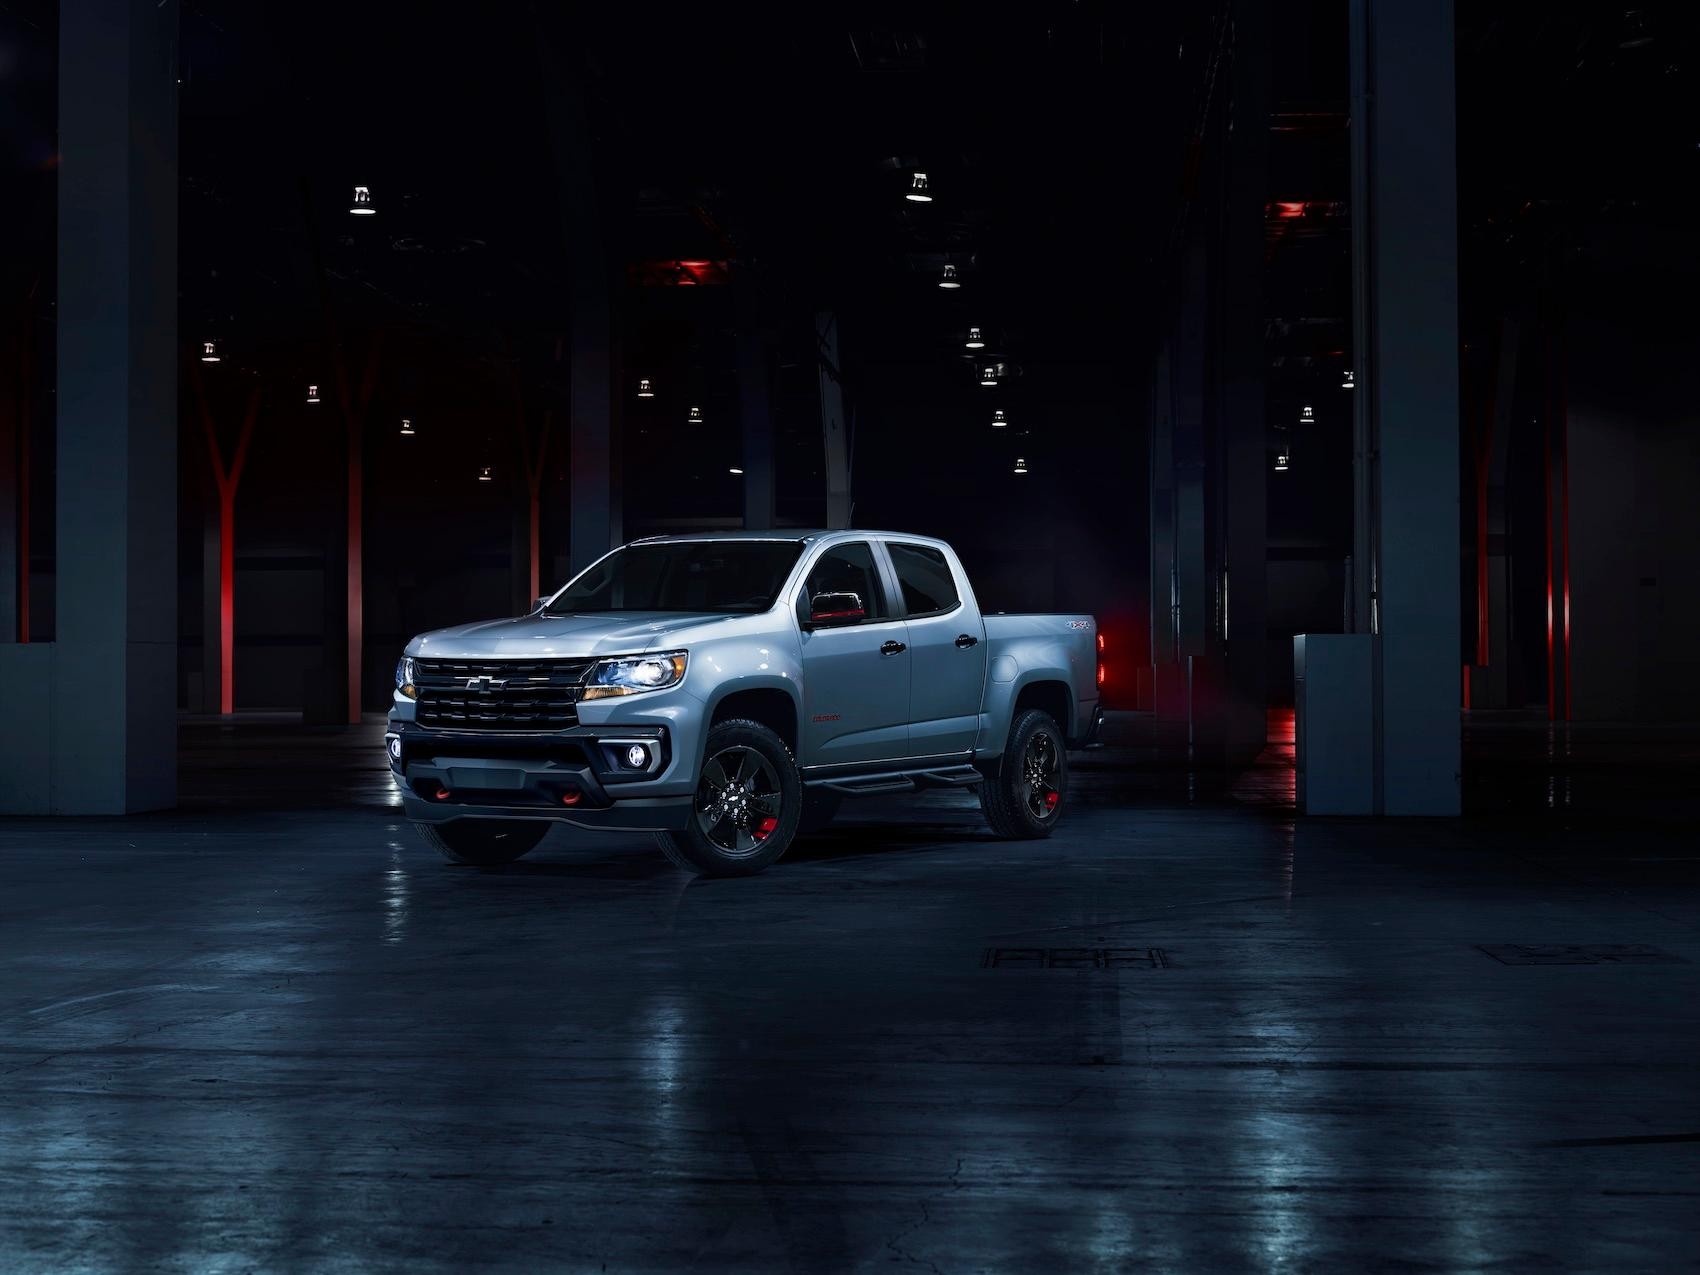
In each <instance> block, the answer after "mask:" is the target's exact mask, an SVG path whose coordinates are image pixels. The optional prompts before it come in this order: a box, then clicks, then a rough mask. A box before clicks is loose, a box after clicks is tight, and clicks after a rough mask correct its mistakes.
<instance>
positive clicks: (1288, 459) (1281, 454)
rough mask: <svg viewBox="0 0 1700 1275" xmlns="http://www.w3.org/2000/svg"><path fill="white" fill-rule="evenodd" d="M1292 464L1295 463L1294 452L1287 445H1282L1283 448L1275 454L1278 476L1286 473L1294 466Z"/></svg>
mask: <svg viewBox="0 0 1700 1275" xmlns="http://www.w3.org/2000/svg"><path fill="white" fill-rule="evenodd" d="M1292 463H1293V456H1292V452H1291V451H1290V450H1289V449H1288V448H1287V446H1286V445H1285V444H1282V446H1281V447H1280V448H1279V449H1278V450H1277V451H1276V453H1275V472H1276V473H1277V474H1284V473H1286V472H1287V470H1288V469H1289V468H1290V467H1291V466H1292Z"/></svg>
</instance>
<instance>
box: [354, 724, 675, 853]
mask: <svg viewBox="0 0 1700 1275" xmlns="http://www.w3.org/2000/svg"><path fill="white" fill-rule="evenodd" d="M386 749H387V751H388V752H389V758H390V773H391V775H392V776H393V777H394V779H395V784H396V787H398V788H399V789H400V790H401V796H402V807H403V809H405V810H406V812H407V816H408V818H410V819H415V820H418V821H419V822H421V823H448V822H451V821H453V820H456V819H548V820H552V821H555V822H560V823H570V824H573V825H575V826H577V827H581V828H601V829H608V830H610V831H657V832H664V831H677V830H678V829H681V828H683V827H685V825H686V823H687V822H688V820H689V819H690V817H691V805H692V798H691V796H690V795H689V794H684V795H677V794H673V795H654V794H653V793H652V794H649V795H641V796H640V795H637V794H631V795H627V794H628V793H629V792H630V789H631V787H632V785H634V784H643V785H645V786H650V785H652V784H653V783H654V781H655V779H657V778H658V777H659V776H660V774H661V773H662V772H663V771H664V770H665V769H666V767H667V764H668V761H669V760H670V757H669V749H668V739H667V733H666V732H665V731H664V730H662V729H660V728H658V727H632V728H627V727H618V728H601V729H589V728H584V727H579V728H576V729H573V730H566V731H559V732H553V733H550V734H547V735H536V736H519V735H505V736H504V735H481V734H468V733H464V732H462V733H457V732H450V731H438V730H421V729H419V728H417V727H414V726H412V725H411V724H410V723H400V722H393V721H392V723H391V730H390V732H389V734H388V736H387V737H386ZM627 750H631V751H632V752H634V753H641V755H642V761H641V764H638V765H625V766H623V765H621V759H622V756H623V755H624V754H625V753H626V752H627Z"/></svg>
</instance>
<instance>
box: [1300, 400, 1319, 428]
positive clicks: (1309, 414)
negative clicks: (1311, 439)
mask: <svg viewBox="0 0 1700 1275" xmlns="http://www.w3.org/2000/svg"><path fill="white" fill-rule="evenodd" d="M1299 424H1300V425H1314V424H1316V413H1315V412H1314V411H1312V410H1311V406H1310V404H1309V403H1306V404H1305V405H1304V406H1303V407H1301V408H1299Z"/></svg>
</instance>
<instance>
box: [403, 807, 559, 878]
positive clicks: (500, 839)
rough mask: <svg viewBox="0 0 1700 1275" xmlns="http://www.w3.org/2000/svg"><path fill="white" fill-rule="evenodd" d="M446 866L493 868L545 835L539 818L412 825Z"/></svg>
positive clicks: (545, 832)
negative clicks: (455, 864)
mask: <svg viewBox="0 0 1700 1275" xmlns="http://www.w3.org/2000/svg"><path fill="white" fill-rule="evenodd" d="M413 826H414V828H415V830H417V831H418V833H419V835H420V836H421V837H423V838H425V842H426V844H427V845H432V846H435V847H436V848H437V853H439V854H441V855H442V856H443V858H445V859H447V860H448V861H449V862H450V863H462V864H467V865H469V866H471V867H475V868H495V867H500V866H501V865H502V864H504V863H512V862H513V861H514V860H515V859H517V858H519V857H520V856H521V855H523V854H525V853H526V852H527V851H528V850H532V849H534V848H535V847H536V845H537V843H538V842H539V841H541V840H543V838H544V837H545V836H547V835H548V833H549V825H548V823H547V822H545V821H544V820H542V819H455V820H453V821H451V822H449V823H416V824H414V825H413Z"/></svg>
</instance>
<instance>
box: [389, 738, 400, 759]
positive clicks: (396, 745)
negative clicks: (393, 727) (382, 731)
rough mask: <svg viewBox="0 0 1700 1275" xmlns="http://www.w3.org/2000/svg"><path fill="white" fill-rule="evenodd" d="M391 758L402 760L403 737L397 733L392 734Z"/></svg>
mask: <svg viewBox="0 0 1700 1275" xmlns="http://www.w3.org/2000/svg"><path fill="white" fill-rule="evenodd" d="M390 760H391V761H400V760H401V738H400V737H399V736H397V735H391V736H390Z"/></svg>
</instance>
